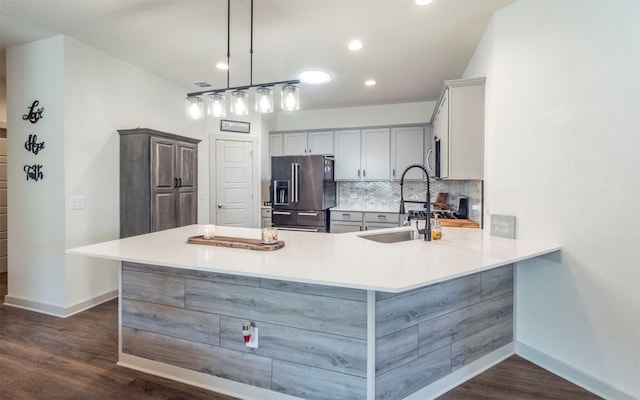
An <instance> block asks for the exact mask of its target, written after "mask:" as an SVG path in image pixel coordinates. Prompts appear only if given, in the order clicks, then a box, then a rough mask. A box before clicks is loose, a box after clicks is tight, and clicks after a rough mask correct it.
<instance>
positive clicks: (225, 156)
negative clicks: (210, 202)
mask: <svg viewBox="0 0 640 400" xmlns="http://www.w3.org/2000/svg"><path fill="white" fill-rule="evenodd" d="M215 165H216V172H215V174H216V201H215V205H216V224H218V225H225V226H241V227H251V226H252V221H253V220H254V218H253V209H254V208H255V207H253V199H254V193H253V191H254V189H253V187H254V185H253V143H252V142H250V141H236V140H222V139H217V140H216V162H215Z"/></svg>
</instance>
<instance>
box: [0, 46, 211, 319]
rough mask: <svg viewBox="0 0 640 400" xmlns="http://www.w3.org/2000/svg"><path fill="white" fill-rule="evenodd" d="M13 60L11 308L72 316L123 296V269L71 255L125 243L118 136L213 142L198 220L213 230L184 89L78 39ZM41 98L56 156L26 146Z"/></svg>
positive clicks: (15, 54) (198, 129)
mask: <svg viewBox="0 0 640 400" xmlns="http://www.w3.org/2000/svg"><path fill="white" fill-rule="evenodd" d="M7 58H8V64H9V65H8V68H7V78H8V87H9V91H8V99H9V101H8V106H9V112H10V115H9V121H8V123H9V129H10V130H11V137H12V138H16V139H14V140H12V139H9V170H10V186H11V190H10V191H9V207H10V209H11V215H10V221H9V230H10V232H11V234H10V237H9V245H10V247H9V296H8V300H7V302H8V303H11V302H14V303H17V304H22V303H24V302H28V305H29V306H30V307H32V308H35V309H39V310H40V311H45V312H50V313H53V314H59V315H66V314H68V313H70V312H73V311H77V310H78V309H79V308H81V307H83V306H85V305H89V304H90V303H91V301H92V299H95V298H98V297H100V296H101V295H105V294H109V293H113V291H115V290H116V289H117V273H116V271H117V269H116V265H117V264H116V263H114V262H109V261H104V260H96V259H91V258H88V257H80V256H71V255H69V256H66V255H65V254H64V251H65V249H66V248H71V247H75V246H80V245H85V244H90V243H96V242H100V241H105V240H110V239H116V238H118V236H119V158H118V157H119V139H118V134H117V130H118V129H128V128H135V127H147V128H154V129H158V130H162V131H167V132H172V133H176V134H182V135H185V136H191V137H196V138H200V139H203V142H202V143H201V145H200V148H199V154H198V157H199V170H200V171H201V173H200V174H199V191H200V193H201V195H200V202H199V208H198V213H199V221H208V212H209V209H208V174H207V168H206V166H207V165H208V143H207V140H206V139H207V138H206V135H205V125H204V123H203V122H192V121H189V120H187V119H186V117H185V114H184V97H185V93H186V91H185V89H184V88H181V87H178V86H176V85H174V84H171V83H168V82H167V81H165V80H163V79H161V78H159V77H157V76H155V75H152V74H150V73H148V72H145V71H143V70H141V69H139V68H137V67H134V66H132V65H130V64H128V63H125V62H123V61H121V60H118V59H115V58H113V57H111V56H109V55H107V54H105V53H101V52H99V51H97V50H95V49H93V48H91V47H89V46H86V45H84V44H82V43H80V42H77V41H75V40H73V39H71V38H67V37H62V36H59V37H55V38H51V39H46V40H43V41H39V42H34V43H30V44H26V45H22V46H17V47H15V48H11V49H9V52H8V57H7ZM52 60H53V63H52ZM54 67H55V68H54ZM50 86H53V88H51V87H50ZM33 99H38V100H40V102H41V104H42V105H43V106H45V108H46V110H45V118H43V119H42V121H41V122H39V123H38V124H36V125H35V126H34V127H35V128H36V129H38V137H39V138H41V139H42V140H45V141H46V148H45V150H43V151H42V152H41V153H39V154H38V155H37V156H35V157H34V156H32V155H30V154H29V153H27V152H26V151H25V150H24V147H23V145H24V140H26V135H28V133H31V131H30V130H29V129H33V128H32V127H31V126H27V125H25V124H26V123H25V122H24V121H21V119H20V115H22V109H23V108H24V107H25V105H26V104H31V101H33ZM18 114H19V115H18ZM45 122H46V124H45ZM53 123H55V126H54V127H53V128H51V127H50V125H49V124H53ZM41 124H42V126H40V125H41ZM29 125H30V124H29ZM54 128H55V129H54ZM40 132H42V135H40ZM33 159H37V160H38V162H40V163H42V164H44V166H45V179H44V180H42V181H40V182H35V183H34V182H26V181H25V179H24V173H23V172H22V171H21V168H22V165H24V163H25V162H27V161H26V160H33ZM34 191H37V195H32V194H31V192H34ZM71 196H83V197H84V198H85V208H84V209H82V210H70V209H69V197H71ZM23 205H27V207H23ZM34 210H36V212H37V214H36V218H33V211H34ZM34 235H35V236H34ZM34 240H35V241H34ZM34 243H39V244H40V245H39V246H38V245H34Z"/></svg>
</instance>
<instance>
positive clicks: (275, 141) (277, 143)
mask: <svg viewBox="0 0 640 400" xmlns="http://www.w3.org/2000/svg"><path fill="white" fill-rule="evenodd" d="M283 136H284V135H283V134H282V133H272V134H270V135H269V157H278V156H281V155H283V154H282V148H283V144H282V140H283ZM269 164H271V163H269Z"/></svg>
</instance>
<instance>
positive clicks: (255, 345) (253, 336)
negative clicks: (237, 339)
mask: <svg viewBox="0 0 640 400" xmlns="http://www.w3.org/2000/svg"><path fill="white" fill-rule="evenodd" d="M247 347H251V348H252V349H257V348H258V328H256V327H255V326H254V327H253V333H252V334H251V340H249V341H248V342H247Z"/></svg>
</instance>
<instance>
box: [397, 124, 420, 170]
mask: <svg viewBox="0 0 640 400" xmlns="http://www.w3.org/2000/svg"><path fill="white" fill-rule="evenodd" d="M412 164H420V165H422V164H424V129H423V127H422V126H409V127H402V128H392V129H391V179H400V177H401V176H402V172H404V170H405V169H406V168H407V167H408V166H409V165H412ZM425 168H426V167H425ZM424 178H425V177H424V172H422V171H421V170H419V169H418V168H413V169H411V171H409V172H407V175H406V176H405V179H424Z"/></svg>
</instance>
